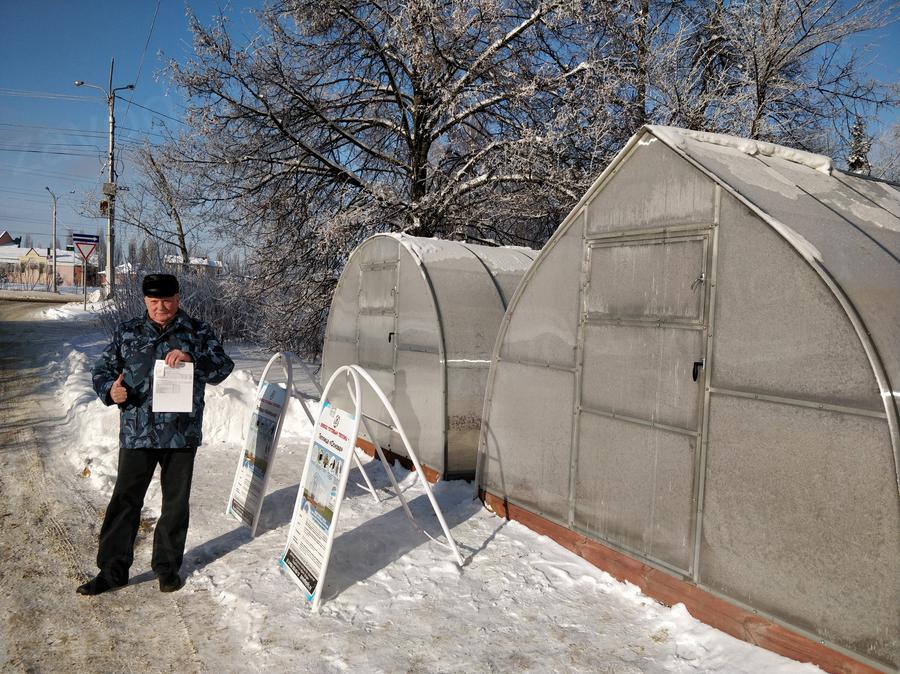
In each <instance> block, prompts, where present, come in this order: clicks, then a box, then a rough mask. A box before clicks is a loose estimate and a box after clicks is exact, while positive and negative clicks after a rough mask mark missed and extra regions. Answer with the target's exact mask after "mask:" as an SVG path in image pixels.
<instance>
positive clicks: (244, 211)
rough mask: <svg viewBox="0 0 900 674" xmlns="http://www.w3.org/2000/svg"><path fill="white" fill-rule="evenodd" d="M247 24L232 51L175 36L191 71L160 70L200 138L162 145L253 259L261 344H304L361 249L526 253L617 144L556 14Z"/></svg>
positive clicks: (443, 12)
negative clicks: (447, 240) (427, 241)
mask: <svg viewBox="0 0 900 674" xmlns="http://www.w3.org/2000/svg"><path fill="white" fill-rule="evenodd" d="M258 16H259V21H260V27H261V28H260V34H259V37H258V38H257V39H256V40H254V41H253V42H252V43H251V44H247V45H235V44H234V43H233V42H232V39H231V37H230V35H229V34H228V32H227V31H226V29H225V24H224V22H220V23H217V24H215V25H213V26H212V27H209V28H207V27H204V26H202V25H201V24H200V23H199V22H198V21H197V20H196V19H194V20H193V24H192V25H193V30H194V34H195V50H196V53H197V57H196V58H195V59H194V60H192V61H191V62H189V63H186V64H181V65H179V64H173V72H174V76H175V81H176V82H177V83H178V84H180V85H181V86H183V87H184V88H185V89H186V91H187V93H188V94H189V95H190V96H191V98H192V100H194V101H195V102H196V103H197V106H196V107H195V108H194V110H193V111H192V114H191V117H190V122H191V123H192V125H193V126H194V128H196V129H199V130H200V131H201V132H202V133H201V135H200V137H199V138H196V137H195V141H196V142H195V143H194V144H192V143H190V142H182V143H181V144H180V146H179V147H180V148H181V149H182V150H183V151H184V154H183V156H182V159H183V161H184V162H185V163H189V164H190V165H191V166H192V167H193V169H194V171H195V177H196V178H197V179H198V180H199V183H198V187H199V189H200V191H201V192H202V193H203V194H204V195H205V198H206V199H208V200H218V201H219V203H221V204H223V205H226V206H225V207H224V208H222V209H220V213H221V214H222V218H223V222H224V223H226V224H227V223H230V224H231V225H232V226H231V231H232V233H233V234H234V235H236V236H237V237H239V240H240V241H241V242H242V243H243V244H245V245H247V246H250V247H251V249H253V250H255V252H256V255H255V256H254V257H255V260H254V262H255V264H254V265H253V270H254V271H253V272H252V276H253V278H252V282H251V283H250V287H251V288H252V289H253V290H255V291H256V293H257V296H258V298H259V301H260V302H263V303H266V304H267V305H269V306H270V307H271V308H272V309H273V315H274V314H277V316H278V318H277V320H273V321H272V324H273V325H272V328H273V329H275V330H279V329H281V328H284V329H286V330H297V329H299V330H301V331H304V332H305V340H304V342H305V344H306V345H307V346H310V345H312V344H315V343H316V342H317V340H318V337H319V334H320V331H321V328H322V325H323V323H322V320H323V317H324V316H325V313H326V312H327V307H328V303H329V301H330V290H331V288H332V287H333V284H334V283H335V281H336V278H337V274H338V272H339V269H340V266H341V265H342V263H343V260H344V259H345V257H346V255H347V253H348V252H349V250H352V248H353V247H354V246H355V245H356V244H357V243H358V242H359V241H361V240H362V239H363V238H365V237H366V236H368V235H370V234H372V233H374V232H377V231H402V232H408V233H411V234H415V235H421V236H432V235H439V236H445V237H447V236H472V237H476V238H478V239H480V240H494V241H498V242H504V243H505V242H513V243H531V244H540V243H541V242H542V241H543V240H545V239H546V238H547V237H548V236H549V234H550V233H551V232H552V229H553V227H554V226H555V224H556V223H557V221H558V220H559V218H560V217H561V216H562V214H563V213H564V212H565V211H566V210H567V209H568V208H569V206H570V205H571V204H572V202H573V201H574V200H576V199H577V198H578V196H579V195H580V194H581V193H582V192H583V191H584V189H585V188H586V187H587V185H588V184H589V182H590V179H591V178H592V177H593V176H594V175H595V174H596V173H597V171H598V170H599V169H600V167H601V166H602V164H603V162H604V161H605V160H606V159H608V157H609V155H610V153H611V152H612V151H613V150H614V148H615V147H616V146H617V145H618V143H619V141H620V138H619V136H620V135H621V134H620V133H614V134H610V133H608V132H614V131H615V129H614V128H613V127H612V126H611V122H612V121H613V118H612V117H611V115H610V114H608V112H607V110H606V107H605V101H606V99H607V98H608V97H607V96H606V92H607V91H610V92H611V91H612V89H611V87H614V86H615V84H616V83H615V82H613V81H609V80H607V79H605V78H604V77H603V76H602V75H603V73H605V72H606V69H604V68H599V67H597V61H599V60H600V59H602V58H606V56H605V55H604V53H603V50H602V49H601V47H602V46H603V44H602V43H598V41H597V35H591V36H590V37H589V39H585V37H586V36H585V34H584V32H583V30H582V29H583V26H582V24H581V23H580V22H579V18H578V16H577V12H571V11H570V8H566V7H564V6H563V3H562V2H559V1H555V0H550V1H547V2H542V3H524V2H523V3H518V2H495V1H494V0H480V1H478V2H472V3H445V2H437V1H434V0H419V1H414V2H403V1H399V0H397V1H393V2H387V3H372V2H362V1H355V2H339V1H335V0H329V1H326V2H321V3H315V4H314V3H305V2H280V3H277V4H275V5H273V6H271V7H268V8H266V9H264V10H262V11H261V12H260V13H259V15H258ZM285 290H289V291H290V292H288V293H285V292H284V291H285ZM276 291H277V292H276ZM297 293H299V294H300V297H297V296H296V294H297ZM285 315H287V318H288V320H285V318H286V316H285ZM285 338H286V339H287V336H285ZM291 342H293V345H294V346H297V344H296V341H295V340H291Z"/></svg>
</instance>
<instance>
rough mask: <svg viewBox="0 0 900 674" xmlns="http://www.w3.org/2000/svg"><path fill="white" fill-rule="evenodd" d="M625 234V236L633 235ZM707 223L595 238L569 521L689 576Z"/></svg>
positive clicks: (582, 335) (585, 301)
mask: <svg viewBox="0 0 900 674" xmlns="http://www.w3.org/2000/svg"><path fill="white" fill-rule="evenodd" d="M623 239H624V240H623ZM708 243H709V233H708V231H702V232H691V233H685V234H681V235H677V236H666V237H660V236H658V235H657V236H655V237H648V236H646V235H645V236H642V237H639V236H634V237H631V238H627V237H621V236H620V237H617V239H616V240H615V241H613V240H610V239H595V240H592V241H588V242H587V246H588V248H587V250H586V255H587V259H586V264H585V266H584V274H585V278H584V283H583V285H582V304H581V309H582V313H581V321H580V326H579V344H578V351H579V357H578V365H579V367H578V372H579V374H580V376H579V377H578V382H579V384H578V387H579V389H580V390H579V391H578V399H579V407H578V411H577V418H576V429H577V431H576V433H577V435H576V439H575V449H574V456H573V461H572V473H571V476H572V481H571V502H570V519H571V520H572V524H573V526H574V527H575V528H576V529H581V530H583V531H584V532H585V533H588V534H590V535H593V536H597V537H599V538H601V539H603V540H605V541H608V542H610V543H612V544H613V545H615V546H616V547H619V548H621V549H623V550H625V551H627V552H629V553H631V554H635V555H638V556H642V557H645V558H647V559H648V560H651V561H653V562H655V563H657V564H661V565H664V566H666V567H670V568H672V569H675V570H678V571H681V572H684V573H688V572H689V571H690V567H691V560H692V552H693V540H692V532H693V529H692V522H693V515H694V504H693V493H694V479H695V478H694V474H695V459H696V457H697V453H698V451H699V437H700V429H701V425H702V417H703V415H702V411H701V409H702V404H703V395H702V391H703V380H704V377H703V366H704V362H705V361H704V358H705V355H706V335H707V320H706V304H707V298H706V295H707V291H706V286H707V285H708V284H707V283H706V282H705V281H706V278H707V266H708V263H707V257H708V255H707V252H708V247H709V246H708Z"/></svg>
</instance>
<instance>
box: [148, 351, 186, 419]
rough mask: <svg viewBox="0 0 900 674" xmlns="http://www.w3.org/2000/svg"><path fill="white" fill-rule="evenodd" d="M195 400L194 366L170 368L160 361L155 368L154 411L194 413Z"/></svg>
mask: <svg viewBox="0 0 900 674" xmlns="http://www.w3.org/2000/svg"><path fill="white" fill-rule="evenodd" d="M193 400H194V364H193V363H178V367H169V366H168V365H166V361H164V360H158V361H156V365H155V366H154V367H153V411H154V412H192V411H193Z"/></svg>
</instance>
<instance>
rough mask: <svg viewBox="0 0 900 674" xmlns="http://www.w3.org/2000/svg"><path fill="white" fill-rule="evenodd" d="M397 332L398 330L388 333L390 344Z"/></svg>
mask: <svg viewBox="0 0 900 674" xmlns="http://www.w3.org/2000/svg"><path fill="white" fill-rule="evenodd" d="M396 334H397V333H396V332H389V333H388V343H389V344H390V343H391V341H392V340H393V339H394V335H396Z"/></svg>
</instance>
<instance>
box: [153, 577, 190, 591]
mask: <svg viewBox="0 0 900 674" xmlns="http://www.w3.org/2000/svg"><path fill="white" fill-rule="evenodd" d="M183 587H184V581H183V580H182V579H181V576H179V575H178V574H177V573H164V574H163V575H161V576H159V591H160V592H177V591H178V590H180V589H181V588H183Z"/></svg>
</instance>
